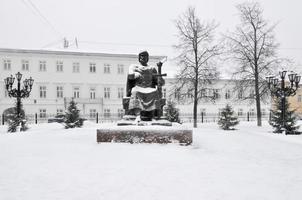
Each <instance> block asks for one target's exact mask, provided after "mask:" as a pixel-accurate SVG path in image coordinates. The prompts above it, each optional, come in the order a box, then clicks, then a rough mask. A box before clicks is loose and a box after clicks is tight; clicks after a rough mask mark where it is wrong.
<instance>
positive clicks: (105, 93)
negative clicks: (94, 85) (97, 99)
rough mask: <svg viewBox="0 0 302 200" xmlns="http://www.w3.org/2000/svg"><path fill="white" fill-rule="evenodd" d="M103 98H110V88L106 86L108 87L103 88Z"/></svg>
mask: <svg viewBox="0 0 302 200" xmlns="http://www.w3.org/2000/svg"><path fill="white" fill-rule="evenodd" d="M104 98H105V99H110V88H108V87H105V88H104Z"/></svg>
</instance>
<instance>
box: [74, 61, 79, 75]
mask: <svg viewBox="0 0 302 200" xmlns="http://www.w3.org/2000/svg"><path fill="white" fill-rule="evenodd" d="M72 72H73V73H79V72H80V63H78V62H74V63H72Z"/></svg>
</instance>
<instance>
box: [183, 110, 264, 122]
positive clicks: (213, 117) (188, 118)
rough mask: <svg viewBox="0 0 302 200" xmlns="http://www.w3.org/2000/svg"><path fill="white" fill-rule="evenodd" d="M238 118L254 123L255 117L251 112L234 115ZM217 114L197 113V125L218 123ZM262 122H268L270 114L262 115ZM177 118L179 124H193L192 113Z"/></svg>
mask: <svg viewBox="0 0 302 200" xmlns="http://www.w3.org/2000/svg"><path fill="white" fill-rule="evenodd" d="M234 115H235V116H236V117H238V120H239V121H256V120H257V115H256V114H255V113H253V112H246V113H239V114H234ZM219 116H220V115H219V113H204V112H201V113H198V115H197V123H207V122H218V120H219ZM261 116H262V120H269V119H270V113H263V114H262V115H261ZM179 118H180V120H181V122H185V123H187V122H193V114H192V113H180V115H179Z"/></svg>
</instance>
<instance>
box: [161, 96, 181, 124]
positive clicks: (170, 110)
mask: <svg viewBox="0 0 302 200" xmlns="http://www.w3.org/2000/svg"><path fill="white" fill-rule="evenodd" d="M164 113H165V117H166V118H167V120H169V121H170V122H178V123H179V122H180V119H179V109H178V108H176V106H175V103H174V102H173V101H172V100H168V101H167V105H166V106H165V107H164Z"/></svg>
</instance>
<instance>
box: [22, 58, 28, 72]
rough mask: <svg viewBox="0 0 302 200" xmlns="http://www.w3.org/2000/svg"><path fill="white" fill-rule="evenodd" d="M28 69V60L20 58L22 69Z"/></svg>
mask: <svg viewBox="0 0 302 200" xmlns="http://www.w3.org/2000/svg"><path fill="white" fill-rule="evenodd" d="M28 70H29V62H28V60H22V71H28Z"/></svg>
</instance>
